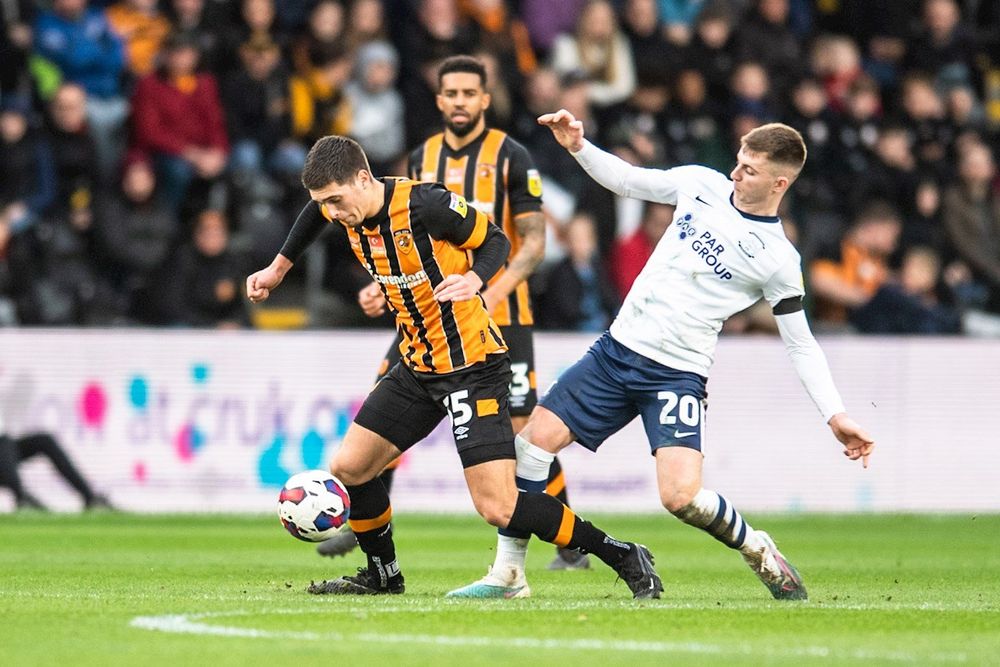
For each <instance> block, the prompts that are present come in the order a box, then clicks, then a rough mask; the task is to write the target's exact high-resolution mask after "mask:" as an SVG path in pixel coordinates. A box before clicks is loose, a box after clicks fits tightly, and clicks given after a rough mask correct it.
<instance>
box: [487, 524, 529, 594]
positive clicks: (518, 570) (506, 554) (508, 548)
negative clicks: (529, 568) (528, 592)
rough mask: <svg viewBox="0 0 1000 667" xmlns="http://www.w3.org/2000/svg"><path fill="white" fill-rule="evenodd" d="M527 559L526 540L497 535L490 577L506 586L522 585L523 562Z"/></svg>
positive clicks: (524, 538)
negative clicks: (495, 551) (495, 552)
mask: <svg viewBox="0 0 1000 667" xmlns="http://www.w3.org/2000/svg"><path fill="white" fill-rule="evenodd" d="M527 558H528V538H526V537H509V536H507V535H497V555H496V558H495V559H494V560H493V568H492V569H491V570H490V576H491V577H494V578H497V579H500V580H502V581H503V582H504V583H505V584H506V585H508V586H520V585H524V562H525V560H526V559H527Z"/></svg>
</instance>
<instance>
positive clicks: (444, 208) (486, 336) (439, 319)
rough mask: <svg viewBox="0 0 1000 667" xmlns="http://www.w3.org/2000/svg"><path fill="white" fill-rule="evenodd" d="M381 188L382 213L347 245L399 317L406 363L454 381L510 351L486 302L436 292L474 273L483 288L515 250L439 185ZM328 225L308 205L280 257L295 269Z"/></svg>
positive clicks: (350, 233)
mask: <svg viewBox="0 0 1000 667" xmlns="http://www.w3.org/2000/svg"><path fill="white" fill-rule="evenodd" d="M379 180H380V181H381V182H382V183H383V184H384V185H385V203H384V204H383V206H382V209H381V210H380V211H379V212H378V213H377V214H376V215H375V216H373V217H371V218H367V219H366V220H365V221H364V222H363V223H362V224H360V225H355V226H354V227H348V228H347V237H348V240H349V241H350V244H351V250H352V251H353V252H354V255H355V257H357V259H358V261H359V262H361V264H362V265H363V266H364V267H365V269H367V270H368V273H370V274H371V277H372V279H373V280H374V281H375V282H376V283H377V284H378V285H379V287H380V288H381V290H382V293H383V294H384V295H385V299H386V305H387V306H388V308H389V310H390V312H392V314H393V315H395V317H396V328H397V329H398V330H399V332H400V335H401V337H402V342H401V343H400V346H399V351H400V354H401V355H402V357H403V362H404V363H405V364H406V365H407V366H409V367H410V368H411V369H413V370H414V371H416V372H420V373H436V374H440V373H451V372H453V371H457V370H460V369H462V368H465V367H467V366H470V365H472V364H475V363H478V362H480V361H484V360H485V359H486V355H488V354H493V353H495V352H502V351H504V350H506V349H507V346H506V344H505V343H504V340H503V337H502V336H501V334H500V330H499V329H498V328H497V325H496V324H495V323H494V322H493V320H491V319H490V315H489V313H488V312H486V307H485V305H484V304H483V300H482V298H480V297H476V298H474V299H471V300H470V301H457V302H450V301H446V302H439V301H438V300H437V299H435V298H434V288H435V287H436V286H437V285H438V283H440V282H441V281H442V280H443V279H444V277H445V276H447V275H450V274H453V273H458V274H464V273H467V272H468V271H470V270H472V271H475V272H476V273H477V274H479V277H480V278H482V279H483V280H484V281H487V280H489V279H490V278H492V277H493V274H494V273H495V272H496V271H498V270H499V269H500V267H501V266H502V265H503V262H504V261H505V260H506V258H507V252H508V251H509V249H510V244H509V243H508V242H507V240H506V239H505V238H504V237H503V234H502V233H501V231H500V229H499V228H498V227H497V226H496V225H494V224H493V223H492V222H490V221H489V219H488V218H487V217H486V216H485V215H484V214H483V213H482V212H480V211H477V210H476V209H474V208H473V207H471V206H469V205H468V203H467V202H466V201H465V199H464V198H463V197H461V196H460V195H456V194H455V193H453V192H448V191H447V190H445V189H444V188H443V187H442V186H441V185H440V184H438V183H419V182H417V181H411V180H409V179H406V178H400V179H396V178H381V179H379ZM329 220H330V217H329V215H328V214H327V212H326V208H325V207H324V206H322V205H321V204H318V203H316V202H310V203H308V204H307V205H306V207H305V208H304V209H303V210H302V212H301V213H300V214H299V218H298V219H297V220H296V222H295V226H294V227H293V228H292V231H291V232H290V233H289V239H288V240H287V241H286V242H285V246H284V247H283V248H282V250H281V254H282V255H284V256H285V257H288V258H289V259H291V260H292V261H293V262H294V261H295V260H296V259H297V257H298V254H299V253H300V252H301V250H302V249H303V248H304V247H305V245H308V242H310V241H311V240H312V239H313V238H315V237H316V236H317V235H318V231H317V228H320V229H321V228H322V227H324V226H325V223H326V222H328V221H329ZM479 248H481V249H482V250H481V251H476V249H479ZM470 251H473V252H471V253H470ZM470 254H473V255H474V259H475V263H474V264H473V262H472V261H470V260H471V259H472V257H470Z"/></svg>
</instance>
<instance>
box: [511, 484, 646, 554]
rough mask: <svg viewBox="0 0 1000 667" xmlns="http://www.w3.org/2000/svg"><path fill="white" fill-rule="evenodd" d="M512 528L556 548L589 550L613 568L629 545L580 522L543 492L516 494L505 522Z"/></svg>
mask: <svg viewBox="0 0 1000 667" xmlns="http://www.w3.org/2000/svg"><path fill="white" fill-rule="evenodd" d="M507 527H508V528H510V529H512V530H519V531H524V532H531V533H533V534H535V535H537V536H538V537H539V538H541V539H543V540H545V541H546V542H552V543H553V544H556V545H557V546H560V547H567V548H569V549H578V550H580V551H582V552H584V553H592V554H594V555H595V556H597V557H598V558H600V559H601V560H602V561H604V562H605V563H606V564H607V565H608V566H609V567H612V568H617V567H618V565H619V564H620V563H621V561H622V559H623V558H625V556H626V555H628V553H629V552H630V551H631V550H632V547H631V545H629V544H626V543H625V542H619V541H618V540H616V539H614V538H613V537H609V536H608V534H607V533H605V532H604V531H603V530H601V529H600V528H598V527H597V526H595V525H594V524H592V523H590V522H589V521H583V520H582V519H580V517H578V516H576V514H574V513H573V511H572V510H571V509H570V508H568V507H566V506H565V505H563V504H562V503H561V502H559V501H558V500H556V499H555V498H553V497H552V496H548V495H545V494H544V493H519V494H517V505H515V506H514V513H513V515H511V517H510V523H509V524H508V525H507Z"/></svg>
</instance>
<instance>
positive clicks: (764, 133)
mask: <svg viewBox="0 0 1000 667" xmlns="http://www.w3.org/2000/svg"><path fill="white" fill-rule="evenodd" d="M740 146H742V147H743V149H744V150H745V151H747V152H748V153H753V154H754V155H763V156H764V157H766V158H767V159H768V160H769V161H771V162H775V163H777V164H780V165H783V166H787V167H791V168H792V169H794V170H795V173H794V174H793V176H797V175H798V173H799V172H800V171H802V166H803V165H804V164H805V163H806V154H807V151H806V142H805V140H803V139H802V135H801V134H799V131H798V130H796V129H795V128H794V127H789V126H788V125H785V124H784V123H767V124H766V125H761V126H760V127H757V128H754V129H752V130H750V131H749V132H747V133H746V134H744V135H743V137H742V138H741V139H740Z"/></svg>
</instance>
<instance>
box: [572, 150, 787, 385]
mask: <svg viewBox="0 0 1000 667" xmlns="http://www.w3.org/2000/svg"><path fill="white" fill-rule="evenodd" d="M605 156H607V157H612V156H608V155H607V154H606V153H601V151H598V150H597V149H595V148H593V147H592V146H591V145H590V144H588V145H587V148H585V149H584V150H583V151H581V152H580V153H579V154H577V157H578V159H580V161H581V163H585V162H591V161H593V160H602V159H603V158H604V157H605ZM612 159H614V158H613V157H612ZM585 166H586V165H585ZM602 166H603V165H602ZM629 171H631V173H627V174H624V175H623V180H622V185H623V187H624V192H623V193H622V194H624V195H625V196H635V197H637V198H641V199H646V200H648V201H656V202H660V203H664V204H673V205H676V207H677V210H676V212H675V214H674V220H673V223H672V224H671V225H670V227H668V228H667V231H666V233H664V235H663V238H662V239H660V242H659V243H658V244H657V246H656V249H655V250H654V251H653V255H652V256H651V257H650V258H649V260H648V261H647V262H646V266H645V267H644V268H643V270H642V272H641V273H640V274H639V277H638V278H637V279H636V281H635V283H634V284H633V285H632V289H631V290H629V293H628V296H626V297H625V303H624V304H623V305H622V308H621V311H620V312H619V314H618V317H617V318H616V319H615V321H614V322H613V323H612V325H611V335H612V336H613V337H614V338H615V340H617V341H619V342H620V343H622V344H623V345H625V346H626V347H628V348H630V349H632V350H634V351H636V352H638V353H639V354H641V355H643V356H645V357H649V358H650V359H653V360H655V361H657V362H659V363H661V364H663V365H665V366H670V367H671V368H676V369H678V370H684V371H691V372H694V373H698V374H699V375H703V376H707V375H708V370H709V368H711V366H712V359H713V356H714V354H715V346H716V343H717V341H718V337H719V331H720V330H721V329H722V323H723V322H725V321H726V319H727V318H729V317H730V316H732V315H734V314H735V313H738V312H740V311H741V310H744V309H746V308H748V307H750V306H751V305H753V304H754V303H755V302H757V301H758V300H759V299H760V298H761V297H764V298H765V299H766V300H767V301H768V303H770V304H771V305H772V306H774V305H776V304H777V303H778V302H779V301H781V300H782V299H787V298H789V297H801V296H802V295H803V286H802V268H801V258H800V257H799V253H798V251H797V250H796V249H795V248H794V246H792V244H791V243H790V242H789V241H788V239H787V238H786V237H785V233H784V231H783V230H782V227H781V223H780V221H779V220H778V218H777V217H762V216H755V215H749V214H745V213H741V212H740V211H739V210H737V209H736V207H735V206H733V203H732V193H733V184H732V181H730V180H729V179H728V178H727V177H726V176H724V175H723V174H721V173H719V172H717V171H715V170H714V169H709V168H708V167H699V166H684V167H677V168H674V169H668V170H665V171H663V170H651V169H643V170H639V169H636V168H634V167H633V168H632V169H631V170H629Z"/></svg>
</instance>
